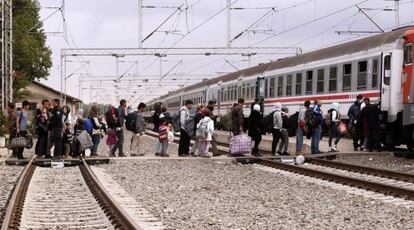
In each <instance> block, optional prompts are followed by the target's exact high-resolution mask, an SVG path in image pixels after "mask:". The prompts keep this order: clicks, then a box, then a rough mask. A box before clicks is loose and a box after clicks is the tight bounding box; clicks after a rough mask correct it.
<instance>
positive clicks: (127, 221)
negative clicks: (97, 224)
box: [79, 159, 143, 230]
mask: <svg viewBox="0 0 414 230" xmlns="http://www.w3.org/2000/svg"><path fill="white" fill-rule="evenodd" d="M79 168H80V170H81V173H82V176H83V178H84V180H85V182H86V184H87V185H88V187H89V189H90V191H91V193H92V194H93V196H94V197H95V199H96V200H97V201H98V203H99V204H100V205H101V208H102V209H103V210H104V212H105V214H106V215H107V216H108V218H109V220H110V221H111V222H112V224H113V225H114V226H115V228H116V229H126V230H129V229H138V230H140V229H143V228H142V227H141V226H139V225H138V224H137V223H136V222H135V221H134V219H133V218H132V217H131V216H130V215H129V214H128V213H127V212H126V211H125V210H124V209H123V208H122V207H121V206H120V205H119V204H118V203H117V202H116V201H115V200H114V198H113V197H112V196H111V195H110V194H109V192H108V191H107V190H106V188H105V187H104V186H103V185H102V183H101V182H100V181H99V179H98V178H97V177H96V175H95V174H94V173H93V171H92V169H91V168H90V167H89V165H88V164H87V163H86V160H85V159H82V164H81V165H80V166H79Z"/></svg>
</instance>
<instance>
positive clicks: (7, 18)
mask: <svg viewBox="0 0 414 230" xmlns="http://www.w3.org/2000/svg"><path fill="white" fill-rule="evenodd" d="M12 4H13V2H12V0H1V1H0V7H1V9H0V18H1V38H0V39H1V40H0V43H1V55H0V56H1V63H0V65H1V67H0V76H1V85H0V91H1V92H0V101H1V105H0V109H2V110H6V108H7V103H9V102H12V101H13V44H12V40H13V38H12V36H13V31H12V30H13V15H12Z"/></svg>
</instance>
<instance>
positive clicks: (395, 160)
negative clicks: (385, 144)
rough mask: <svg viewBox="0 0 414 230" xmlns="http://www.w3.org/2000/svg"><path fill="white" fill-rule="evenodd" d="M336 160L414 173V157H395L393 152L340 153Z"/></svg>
mask: <svg viewBox="0 0 414 230" xmlns="http://www.w3.org/2000/svg"><path fill="white" fill-rule="evenodd" d="M335 160H336V161H340V162H344V163H349V164H353V165H362V166H367V167H373V168H379V169H387V170H393V171H399V172H404V173H411V174H414V159H407V158H404V157H395V156H394V155H393V154H392V153H380V154H361V155H360V156H358V155H355V154H352V155H345V154H339V155H338V156H337V158H336V159H335Z"/></svg>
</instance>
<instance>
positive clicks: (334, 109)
mask: <svg viewBox="0 0 414 230" xmlns="http://www.w3.org/2000/svg"><path fill="white" fill-rule="evenodd" d="M326 116H327V117H326V119H325V124H326V125H327V126H328V130H329V141H328V144H329V152H338V150H337V145H338V143H339V140H340V139H341V134H340V133H339V130H338V125H339V122H340V121H341V120H340V119H341V116H340V114H339V103H338V102H334V103H332V105H331V109H329V110H328V113H327V115H326ZM334 137H335V138H336V140H335V143H334V144H333V145H332V139H333V138H334Z"/></svg>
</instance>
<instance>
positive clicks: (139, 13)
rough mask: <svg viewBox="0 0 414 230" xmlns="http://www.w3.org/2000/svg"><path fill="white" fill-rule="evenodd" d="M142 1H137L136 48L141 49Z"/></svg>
mask: <svg viewBox="0 0 414 230" xmlns="http://www.w3.org/2000/svg"><path fill="white" fill-rule="evenodd" d="M142 1H143V0H138V48H142V27H143V22H142V18H143V17H142Z"/></svg>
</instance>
